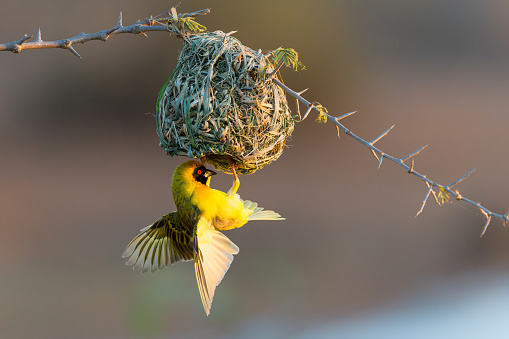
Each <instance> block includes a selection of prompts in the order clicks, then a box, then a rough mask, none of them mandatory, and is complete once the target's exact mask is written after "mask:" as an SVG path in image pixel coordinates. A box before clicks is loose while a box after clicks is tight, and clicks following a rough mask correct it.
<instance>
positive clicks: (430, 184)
mask: <svg viewBox="0 0 509 339" xmlns="http://www.w3.org/2000/svg"><path fill="white" fill-rule="evenodd" d="M272 81H273V82H274V83H275V84H277V85H278V86H279V87H281V88H282V89H283V90H285V91H286V92H287V93H288V94H290V95H291V96H293V97H294V98H295V99H296V100H297V101H299V102H301V103H303V104H304V105H306V107H307V112H306V114H305V115H304V117H303V119H302V120H304V119H305V118H306V117H307V116H308V115H309V112H310V111H311V110H313V109H314V110H315V111H317V112H318V113H321V114H325V115H326V116H327V117H328V118H329V119H330V120H332V121H333V122H334V124H335V125H336V129H338V136H339V130H342V131H343V132H344V133H345V134H347V135H348V136H350V137H352V138H354V139H355V140H357V141H358V142H360V143H361V144H363V145H364V146H366V147H367V148H368V149H369V150H370V151H371V152H372V154H373V155H374V156H375V158H377V160H378V167H380V166H381V164H382V160H383V158H386V159H389V160H390V161H392V162H394V163H396V164H397V165H399V166H401V167H403V168H404V169H405V170H406V171H407V172H408V173H409V174H413V175H415V176H416V177H418V178H419V179H421V180H422V181H423V182H424V183H425V184H426V186H427V188H428V190H427V192H426V195H425V197H424V200H423V202H422V204H421V207H420V209H419V211H418V212H417V214H416V216H418V215H419V214H421V212H422V211H423V209H424V206H425V205H426V202H427V200H428V198H429V196H430V195H431V194H432V195H433V197H434V199H435V202H436V203H437V204H438V205H440V204H441V202H440V201H441V200H440V199H439V197H437V194H436V192H435V190H434V189H433V188H437V189H439V190H441V191H442V192H444V193H445V192H447V193H448V194H450V195H451V196H453V197H454V198H456V200H461V201H464V202H466V203H468V204H471V205H473V206H475V207H476V208H477V209H479V210H480V211H481V213H482V214H483V215H484V217H485V219H486V223H485V224H484V228H483V231H482V233H481V236H483V235H484V233H485V232H486V230H487V228H488V226H489V224H490V222H491V219H492V217H495V218H498V219H501V220H502V221H503V223H504V225H508V224H509V211H508V212H507V213H506V214H504V215H502V214H498V213H494V212H492V211H490V210H489V209H488V208H486V207H484V206H482V205H481V203H479V202H475V201H473V200H470V199H467V198H465V197H463V196H462V195H461V194H460V193H459V191H458V190H457V189H456V190H454V191H453V190H452V188H453V187H454V186H456V185H457V184H459V183H460V182H462V181H463V180H465V179H466V178H467V177H468V176H470V174H472V172H473V171H474V170H475V169H473V170H471V171H470V172H468V173H467V174H465V175H464V176H463V177H461V178H459V179H458V180H456V181H454V182H453V183H452V184H450V185H448V186H443V185H440V184H439V183H437V182H435V181H433V180H431V179H428V178H427V177H426V176H425V175H423V174H421V173H419V172H417V171H415V169H414V159H413V157H415V156H416V155H417V154H419V153H420V152H421V151H422V150H423V149H425V148H426V147H427V145H426V146H423V147H421V148H419V149H418V150H416V151H414V152H412V153H410V154H408V155H407V156H404V157H402V158H398V157H394V156H391V155H389V154H387V153H385V152H383V151H381V150H380V149H379V148H377V147H376V146H375V145H374V144H375V143H376V142H377V141H379V140H380V139H381V138H383V137H384V136H386V135H387V134H388V133H389V132H390V130H391V129H392V128H393V127H394V126H391V127H390V128H389V129H388V130H386V131H385V132H384V133H382V134H381V135H380V136H379V137H377V138H376V139H374V140H373V141H371V142H369V141H366V140H364V139H363V138H361V137H359V136H357V135H356V134H354V133H353V132H352V131H351V130H350V129H348V128H346V127H345V126H344V125H343V124H341V123H340V120H342V119H344V118H346V117H348V116H350V115H352V114H353V113H355V112H352V113H347V114H345V115H342V116H339V117H334V116H332V115H330V114H328V113H326V112H324V111H323V110H318V109H317V108H316V106H315V104H314V103H311V102H309V101H308V100H306V99H304V98H303V97H302V96H301V95H300V94H299V93H298V92H295V91H294V90H292V89H291V88H289V87H288V86H286V85H285V84H283V83H282V82H281V81H279V80H278V79H277V78H273V79H272ZM409 159H412V163H411V165H410V166H408V165H407V164H405V161H406V160H409Z"/></svg>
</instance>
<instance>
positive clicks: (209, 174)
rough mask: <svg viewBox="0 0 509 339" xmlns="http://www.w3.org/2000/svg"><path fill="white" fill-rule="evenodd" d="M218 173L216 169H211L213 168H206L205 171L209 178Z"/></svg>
mask: <svg viewBox="0 0 509 339" xmlns="http://www.w3.org/2000/svg"><path fill="white" fill-rule="evenodd" d="M216 174H217V173H216V172H214V171H211V170H209V169H208V170H205V173H203V175H204V176H205V178H208V177H211V176H213V175H216Z"/></svg>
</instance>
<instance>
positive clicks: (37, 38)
mask: <svg viewBox="0 0 509 339" xmlns="http://www.w3.org/2000/svg"><path fill="white" fill-rule="evenodd" d="M39 41H42V37H41V28H40V27H39V30H37V37H36V38H35V42H39Z"/></svg>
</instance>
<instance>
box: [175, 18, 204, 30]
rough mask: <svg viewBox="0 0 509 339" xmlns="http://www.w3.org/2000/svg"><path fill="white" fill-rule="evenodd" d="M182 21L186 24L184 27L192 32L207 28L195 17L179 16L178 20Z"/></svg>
mask: <svg viewBox="0 0 509 339" xmlns="http://www.w3.org/2000/svg"><path fill="white" fill-rule="evenodd" d="M178 21H179V22H180V23H182V24H183V25H184V28H185V29H186V30H188V31H190V32H192V33H201V32H204V31H206V30H207V27H205V26H203V25H202V24H200V23H198V22H196V21H195V20H194V18H191V17H187V18H179V20H178Z"/></svg>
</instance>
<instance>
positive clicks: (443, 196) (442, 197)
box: [437, 186, 449, 205]
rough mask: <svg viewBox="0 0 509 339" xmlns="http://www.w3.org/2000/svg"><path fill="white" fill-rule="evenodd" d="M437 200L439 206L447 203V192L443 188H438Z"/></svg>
mask: <svg viewBox="0 0 509 339" xmlns="http://www.w3.org/2000/svg"><path fill="white" fill-rule="evenodd" d="M437 199H438V203H439V204H440V205H443V204H445V203H446V202H449V192H447V191H446V190H445V188H444V187H443V186H440V191H438V196H437Z"/></svg>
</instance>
